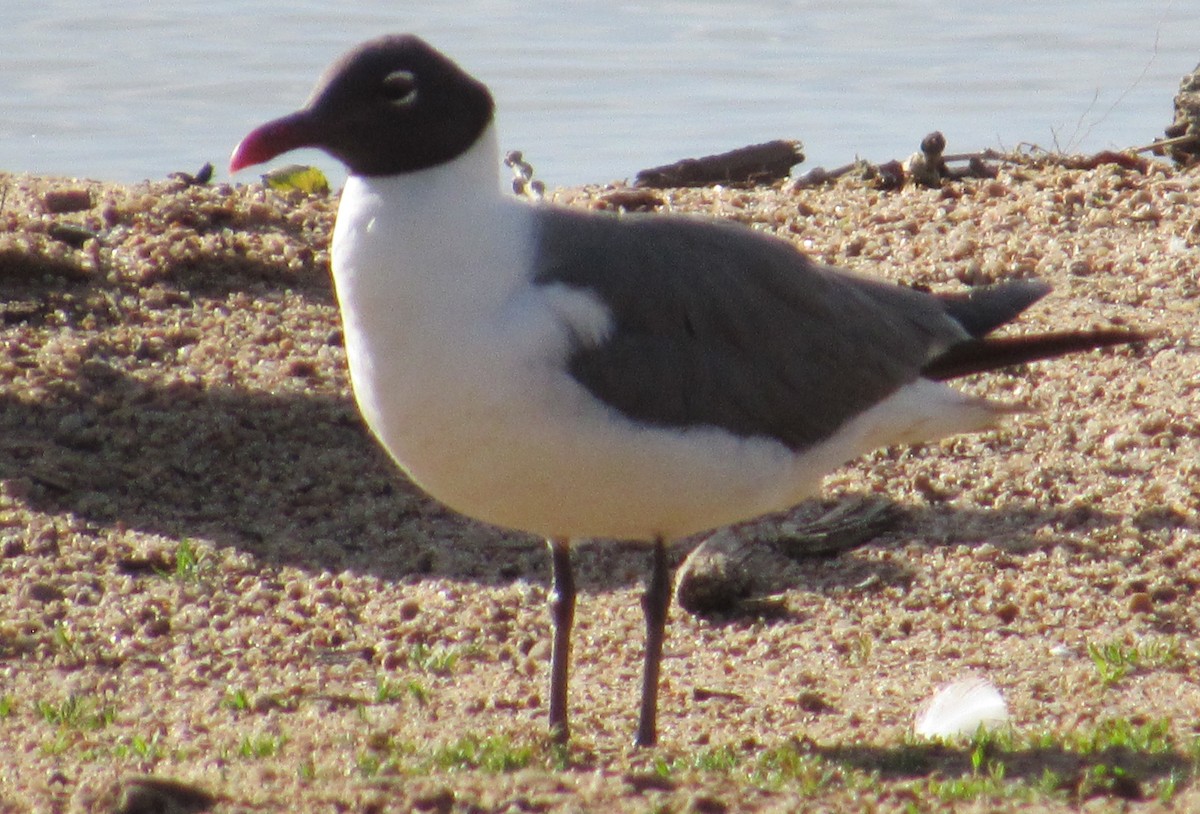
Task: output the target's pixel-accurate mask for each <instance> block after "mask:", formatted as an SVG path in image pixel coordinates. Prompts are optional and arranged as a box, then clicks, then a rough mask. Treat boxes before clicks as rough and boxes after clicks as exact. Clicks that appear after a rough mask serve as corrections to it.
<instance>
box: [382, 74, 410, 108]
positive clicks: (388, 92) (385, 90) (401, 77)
mask: <svg viewBox="0 0 1200 814" xmlns="http://www.w3.org/2000/svg"><path fill="white" fill-rule="evenodd" d="M379 93H380V95H381V96H383V98H384V99H386V100H387V101H389V102H391V103H392V104H394V105H400V106H404V105H411V104H412V103H413V102H415V101H416V100H417V77H416V76H414V75H413V73H412V72H411V71H392V72H391V73H390V74H388V75H387V76H385V77H384V78H383V81H382V82H380V83H379Z"/></svg>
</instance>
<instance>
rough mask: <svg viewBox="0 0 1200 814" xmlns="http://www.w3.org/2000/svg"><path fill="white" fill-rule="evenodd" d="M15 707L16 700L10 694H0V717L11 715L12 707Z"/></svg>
mask: <svg viewBox="0 0 1200 814" xmlns="http://www.w3.org/2000/svg"><path fill="white" fill-rule="evenodd" d="M15 707H16V701H14V700H13V697H12V696H11V695H0V718H7V717H8V716H9V715H12V712H13V709H14V708H15Z"/></svg>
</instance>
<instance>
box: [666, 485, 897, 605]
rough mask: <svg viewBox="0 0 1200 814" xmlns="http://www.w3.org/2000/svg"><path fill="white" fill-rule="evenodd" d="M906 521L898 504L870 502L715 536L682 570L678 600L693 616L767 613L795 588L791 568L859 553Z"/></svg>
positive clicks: (740, 527) (851, 503)
mask: <svg viewBox="0 0 1200 814" xmlns="http://www.w3.org/2000/svg"><path fill="white" fill-rule="evenodd" d="M899 518H900V511H899V509H898V508H897V506H896V504H895V503H892V502H891V501H888V500H883V499H879V498H864V499H861V500H851V501H847V502H845V503H841V504H838V505H837V506H835V507H834V508H833V509H830V510H827V511H824V512H821V513H820V514H819V516H816V517H815V518H811V517H810V518H808V519H803V518H802V519H800V520H784V521H782V522H779V521H777V519H776V521H772V520H770V519H767V520H764V521H759V522H755V523H751V524H741V525H738V526H732V527H730V528H726V529H722V530H721V531H718V532H715V533H714V534H713V535H712V536H710V537H708V538H707V539H705V540H704V542H702V543H701V544H700V545H699V546H697V547H696V549H695V550H693V551H692V553H691V554H689V555H688V556H687V558H686V559H685V560H684V561H683V564H682V565H681V566H680V567H679V573H678V578H677V582H676V587H675V597H676V600H677V601H678V602H679V606H680V607H681V608H683V609H684V610H686V611H688V612H689V613H692V614H696V615H701V616H703V615H707V614H713V613H730V612H738V611H752V612H761V611H762V610H763V609H765V608H769V607H770V606H771V599H770V597H771V595H772V594H776V593H778V592H779V591H782V590H785V589H786V588H787V587H789V586H788V585H787V584H786V583H785V582H784V581H783V575H785V574H786V573H787V570H788V566H789V565H790V564H791V563H792V562H795V561H796V560H800V559H804V558H808V557H829V556H833V555H835V554H839V553H841V552H843V551H848V550H850V549H852V548H857V547H858V546H860V545H863V544H865V543H867V542H869V541H870V540H871V539H873V538H875V537H877V536H878V535H879V534H881V533H883V532H884V531H886V530H887V529H889V528H891V527H892V526H893V525H895V524H896V522H897V521H898V520H899Z"/></svg>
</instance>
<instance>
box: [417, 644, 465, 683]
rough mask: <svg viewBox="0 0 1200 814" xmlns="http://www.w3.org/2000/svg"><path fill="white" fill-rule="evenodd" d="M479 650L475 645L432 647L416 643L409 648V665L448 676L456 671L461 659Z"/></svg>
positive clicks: (426, 671)
mask: <svg viewBox="0 0 1200 814" xmlns="http://www.w3.org/2000/svg"><path fill="white" fill-rule="evenodd" d="M478 650H479V648H478V647H477V646H475V645H457V646H454V647H443V646H441V645H437V646H435V647H430V646H429V645H425V644H414V645H412V646H411V647H410V648H409V649H408V665H409V666H410V667H412V668H413V669H415V670H419V671H420V672H423V673H432V674H433V675H439V676H446V675H450V674H451V673H453V672H454V668H455V667H457V666H458V662H459V660H460V659H462V658H464V657H470V656H472V655H474V654H475V653H476V652H478Z"/></svg>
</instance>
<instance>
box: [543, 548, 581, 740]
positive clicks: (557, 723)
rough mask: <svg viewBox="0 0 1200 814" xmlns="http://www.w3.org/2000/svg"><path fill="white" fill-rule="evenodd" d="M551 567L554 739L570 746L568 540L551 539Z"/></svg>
mask: <svg viewBox="0 0 1200 814" xmlns="http://www.w3.org/2000/svg"><path fill="white" fill-rule="evenodd" d="M546 543H547V544H548V545H549V546H550V563H551V566H552V572H553V577H554V586H553V588H552V591H551V593H550V619H551V620H552V621H553V623H554V648H553V649H552V650H551V651H550V737H551V739H552V740H553V741H554V742H555V743H566V742H567V738H568V737H570V729H569V728H568V726H567V669H568V665H569V656H570V653H571V625H572V624H574V622H575V577H574V575H573V574H572V573H571V546H570V542H569V541H568V540H563V539H551V540H547V541H546Z"/></svg>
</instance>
